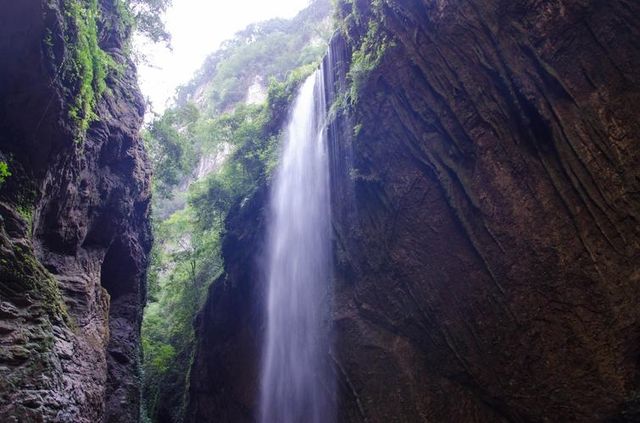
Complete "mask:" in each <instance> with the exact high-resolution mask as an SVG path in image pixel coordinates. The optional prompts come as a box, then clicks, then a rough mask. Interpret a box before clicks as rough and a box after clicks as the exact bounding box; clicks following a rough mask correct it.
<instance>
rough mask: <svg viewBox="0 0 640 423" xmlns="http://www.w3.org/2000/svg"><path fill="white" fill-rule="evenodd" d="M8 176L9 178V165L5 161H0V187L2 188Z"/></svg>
mask: <svg viewBox="0 0 640 423" xmlns="http://www.w3.org/2000/svg"><path fill="white" fill-rule="evenodd" d="M9 176H11V172H9V165H8V164H7V162H5V161H0V186H2V184H3V183H4V181H6V180H7V178H8V177H9Z"/></svg>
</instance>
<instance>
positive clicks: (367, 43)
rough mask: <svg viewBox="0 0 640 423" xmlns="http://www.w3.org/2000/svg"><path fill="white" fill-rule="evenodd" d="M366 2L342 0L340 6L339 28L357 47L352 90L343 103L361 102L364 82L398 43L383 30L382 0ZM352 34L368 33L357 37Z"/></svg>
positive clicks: (337, 8)
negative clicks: (363, 3) (389, 50)
mask: <svg viewBox="0 0 640 423" xmlns="http://www.w3.org/2000/svg"><path fill="white" fill-rule="evenodd" d="M365 5H366V6H363V5H362V3H360V2H356V1H354V0H341V1H338V4H337V7H336V21H337V23H338V27H339V28H340V30H341V32H342V33H343V34H344V35H345V37H346V38H347V39H348V40H349V41H350V44H351V45H352V46H354V49H353V52H352V56H351V64H350V67H349V72H348V74H347V78H348V79H349V90H348V91H347V93H346V98H342V99H341V100H342V101H343V104H341V106H347V105H351V104H354V103H356V102H357V101H358V93H359V91H360V90H361V88H362V85H363V83H364V82H365V81H366V80H367V79H368V77H369V75H370V74H371V72H372V71H373V70H375V69H376V68H377V67H378V66H379V65H380V61H381V60H382V58H383V57H384V55H385V53H386V52H387V51H388V49H389V48H390V47H394V46H395V42H394V40H393V39H391V38H390V36H389V35H388V34H387V33H386V32H385V31H384V29H383V26H384V20H385V14H384V13H383V12H382V1H381V0H373V1H371V2H370V3H365ZM352 34H364V35H360V36H359V37H357V38H355V39H354V38H353V37H352Z"/></svg>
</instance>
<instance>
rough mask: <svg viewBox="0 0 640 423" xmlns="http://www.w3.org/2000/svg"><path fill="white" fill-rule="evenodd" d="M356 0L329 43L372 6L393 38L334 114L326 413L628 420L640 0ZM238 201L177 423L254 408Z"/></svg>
mask: <svg viewBox="0 0 640 423" xmlns="http://www.w3.org/2000/svg"><path fill="white" fill-rule="evenodd" d="M339 7H342V9H341V13H342V14H345V13H347V12H348V9H349V8H352V6H351V4H350V3H347V2H342V3H340V5H339ZM355 7H356V8H357V9H358V11H359V16H360V18H359V19H360V20H359V21H354V22H352V23H350V24H349V25H348V26H347V39H348V42H347V44H348V46H347V47H346V48H352V49H357V48H358V47H359V45H360V44H361V43H363V42H365V41H364V39H365V36H366V34H367V33H368V30H369V27H368V19H373V20H374V21H377V22H378V24H379V27H380V30H381V31H383V33H384V34H385V35H386V36H387V37H389V38H388V39H389V40H392V43H391V47H390V48H389V49H388V50H387V51H386V53H385V55H384V56H383V58H382V60H381V62H380V63H379V65H378V66H377V67H376V68H375V69H374V70H373V72H372V73H370V74H369V75H367V78H366V79H365V80H364V82H363V84H362V85H361V86H360V88H359V90H358V97H357V101H356V103H355V104H354V106H353V110H352V113H351V118H350V119H352V121H346V120H343V121H341V122H338V125H337V128H338V130H339V131H342V132H343V134H350V133H352V132H353V126H354V124H355V126H357V129H358V130H357V131H356V132H357V135H356V136H355V137H354V138H353V139H352V140H351V141H344V140H348V139H349V138H350V137H342V139H343V141H342V144H341V145H337V146H335V147H334V153H335V154H334V157H348V158H349V160H348V162H346V163H344V162H342V163H341V162H340V161H339V160H338V161H337V162H334V164H333V165H334V168H333V169H332V173H333V175H334V181H333V185H334V200H333V203H334V204H333V213H334V225H335V248H336V257H335V263H336V280H335V281H334V282H335V283H334V292H335V293H334V314H333V325H334V333H335V347H334V349H333V350H332V351H331V352H328V354H330V356H331V358H332V360H333V361H334V363H335V371H336V378H337V379H338V381H339V386H340V392H339V394H340V395H339V397H340V413H339V419H338V420H339V421H343V422H385V423H386V422H419V421H460V422H462V421H464V422H542V421H549V422H551V421H584V422H587V421H589V422H592V421H593V422H609V421H620V422H622V421H637V420H638V419H639V418H640V414H638V410H639V409H640V407H638V397H637V389H638V376H639V373H638V370H639V369H638V360H639V359H640V339H639V336H640V309H639V308H638V307H637V304H638V301H639V300H640V288H639V287H640V285H639V279H640V267H639V266H640V265H639V263H640V260H639V258H640V255H639V254H640V225H639V217H640V216H639V214H640V196H639V194H638V193H639V192H640V186H639V184H640V174H639V170H638V166H637V165H638V163H640V160H639V159H640V147H639V145H640V144H639V143H638V141H639V140H638V135H637V134H638V133H640V131H639V130H640V127H639V123H638V119H637V116H638V112H639V110H638V104H640V45H638V42H637V40H638V39H639V36H640V18H639V17H640V5H638V4H637V3H636V2H632V1H625V0H615V1H598V0H590V1H575V0H563V1H545V0H520V1H504V0H489V1H484V2H473V1H462V0H460V1H446V0H433V1H427V0H424V1H419V0H412V1H410V0H407V1H391V0H390V1H384V2H380V5H379V9H375V8H372V7H370V6H368V2H364V1H356V2H355ZM345 169H346V170H345ZM263 200H264V198H263ZM247 210H249V211H250V210H251V209H245V212H244V213H239V214H238V215H237V217H236V219H240V220H242V223H241V224H239V223H236V224H235V226H234V227H235V228H244V229H243V231H244V232H242V231H241V232H237V231H236V232H233V231H232V232H233V235H232V239H236V240H237V239H241V240H243V241H242V242H240V243H238V244H236V245H235V247H234V248H238V249H241V250H242V251H243V252H242V253H239V252H238V251H235V250H232V249H231V248H229V249H228V250H227V253H226V254H225V259H226V262H227V266H228V268H227V275H226V276H225V278H224V280H222V281H219V282H218V283H217V286H214V287H213V288H212V290H211V292H210V297H209V300H208V302H207V304H206V306H205V309H204V310H203V312H202V314H201V316H200V318H199V320H198V322H197V325H196V327H197V332H198V335H199V347H198V350H197V354H196V360H195V361H194V367H193V369H192V373H191V378H192V382H191V391H190V401H191V402H190V408H189V409H190V411H191V420H190V421H193V422H195V421H199V422H204V421H234V422H236V421H238V422H241V421H255V419H256V414H255V413H256V405H257V400H256V398H257V396H256V393H257V389H258V388H257V387H258V385H259V384H258V372H257V368H258V366H259V360H260V353H259V345H260V344H259V342H260V336H261V334H262V331H263V330H264V323H263V322H261V317H260V314H259V312H258V311H255V310H256V309H255V308H254V307H257V308H258V310H259V308H260V304H261V301H262V300H261V299H260V297H261V295H262V294H261V282H260V281H261V279H260V277H261V275H260V274H259V272H257V271H256V270H255V266H254V265H253V263H255V257H259V254H257V251H259V249H260V246H259V243H258V244H256V241H259V240H260V237H259V236H256V235H255V234H251V233H250V231H249V229H247V228H256V229H255V230H257V231H258V232H259V231H260V227H261V226H260V225H258V224H256V221H257V220H260V219H261V218H260V217H259V216H260V213H263V209H262V208H260V207H257V208H254V212H253V213H251V212H247ZM254 213H258V214H257V215H256V214H254ZM238 233H244V234H245V236H242V237H238V236H237V234H238ZM234 242H235V241H234ZM228 245H231V244H228ZM252 266H254V267H252Z"/></svg>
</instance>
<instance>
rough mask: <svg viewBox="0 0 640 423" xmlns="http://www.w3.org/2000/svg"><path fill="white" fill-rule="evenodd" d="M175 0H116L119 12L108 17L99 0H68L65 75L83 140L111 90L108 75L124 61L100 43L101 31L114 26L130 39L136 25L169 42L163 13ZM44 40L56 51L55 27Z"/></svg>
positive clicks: (70, 110) (71, 113)
mask: <svg viewBox="0 0 640 423" xmlns="http://www.w3.org/2000/svg"><path fill="white" fill-rule="evenodd" d="M170 3H171V0H115V3H114V4H115V7H116V11H117V16H116V17H115V18H112V19H105V18H104V16H103V15H102V10H101V6H100V3H99V2H98V0H65V1H64V2H63V5H64V14H65V16H66V22H67V28H66V30H65V44H66V45H67V46H68V48H69V50H68V51H69V54H68V57H66V58H65V60H64V62H63V63H64V65H65V79H66V80H67V81H68V85H69V86H70V87H71V92H72V96H73V99H72V101H71V102H70V104H69V108H68V114H69V118H70V119H71V120H72V121H73V122H74V123H75V132H76V133H75V135H76V139H77V140H78V141H81V140H82V139H83V138H84V136H85V134H86V131H87V129H88V128H89V125H90V124H91V122H93V121H94V120H96V119H97V118H98V116H97V114H96V106H97V103H98V101H99V100H100V98H101V96H102V95H103V94H104V93H105V92H106V91H107V77H108V76H109V75H118V74H119V73H121V72H122V70H123V68H124V65H122V64H119V63H118V62H116V60H115V59H114V58H113V57H112V56H111V55H109V54H108V53H107V52H106V51H104V50H103V49H102V48H101V46H100V40H101V37H102V33H101V31H108V30H113V29H114V26H115V27H116V29H117V30H118V31H119V33H120V35H121V37H122V38H123V39H125V41H128V39H129V35H130V29H131V28H135V29H136V30H138V31H139V32H140V33H142V34H143V35H145V36H147V37H149V38H150V39H152V40H153V41H165V42H168V40H169V34H168V33H167V31H166V30H165V28H164V24H163V23H162V20H161V16H162V14H163V13H164V12H165V11H166V9H167V7H168V6H169V5H170ZM43 44H44V45H45V46H46V47H47V48H48V49H49V51H50V52H52V51H53V38H52V32H51V30H48V31H46V33H45V38H44V40H43Z"/></svg>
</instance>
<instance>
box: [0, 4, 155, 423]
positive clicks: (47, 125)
mask: <svg viewBox="0 0 640 423" xmlns="http://www.w3.org/2000/svg"><path fill="white" fill-rule="evenodd" d="M117 4H118V2H115V1H111V0H101V1H100V2H91V1H89V2H83V3H78V2H73V1H65V2H63V1H61V0H54V1H43V0H21V1H9V0H7V1H2V2H0V55H1V56H2V57H3V59H2V60H1V61H0V160H1V161H3V162H5V163H7V164H8V167H9V171H10V172H11V176H9V177H8V178H7V180H6V181H5V182H4V184H2V186H0V334H1V337H0V420H2V421H4V422H73V423H81V422H86V423H94V422H98V421H105V422H135V421H138V415H139V396H140V395H139V370H138V364H139V356H140V350H139V327H140V319H141V311H142V305H143V303H144V300H145V288H144V279H145V273H146V265H147V253H148V251H149V248H150V244H151V233H150V227H149V222H148V208H149V177H150V172H149V169H148V166H147V159H146V154H145V151H144V148H143V145H142V141H141V139H140V138H139V136H138V130H139V128H140V126H141V123H142V115H143V112H144V107H143V101H142V98H141V95H140V93H139V90H138V88H137V83H136V79H135V69H134V67H133V65H132V64H131V63H130V62H129V60H128V59H127V56H126V53H124V52H125V51H126V50H125V49H126V45H125V43H126V39H127V37H128V30H127V29H126V27H123V26H122V25H121V24H122V22H121V19H122V16H120V15H119V13H118V7H117ZM74 7H82V8H85V7H86V8H92V9H89V11H88V12H78V10H80V9H73V8H74ZM78 13H80V14H78ZM82 13H84V14H82ZM96 16H99V18H96V19H95V22H94V21H92V20H91V19H94V18H95V17H96ZM74 19H75V21H74ZM78 19H82V21H80V20H78ZM83 31H85V32H83ZM83 37H87V38H83ZM91 37H93V38H91ZM91 40H94V41H96V42H97V43H99V48H100V50H95V49H94V50H91V47H92V46H91V44H90V41H91ZM87 53H90V54H94V55H95V54H97V53H99V54H101V55H103V56H100V57H102V58H103V59H105V60H106V63H108V65H109V71H108V73H106V75H105V76H104V78H105V80H104V81H102V82H104V83H105V85H106V86H105V87H104V88H105V89H104V92H103V93H100V92H98V91H99V88H100V87H99V85H100V81H97V80H96V78H97V77H99V75H97V74H98V73H99V70H100V69H101V68H100V66H102V65H103V64H101V63H97V62H95V61H94V62H93V63H91V62H90V66H89V67H87V66H86V62H83V60H85V59H86V60H91V57H90V56H87ZM93 59H94V60H95V57H93ZM88 69H91V72H90V73H89V72H88ZM83 72H84V73H83ZM87 78H88V79H87ZM92 78H93V80H92ZM87 81H88V84H89V89H90V90H91V89H93V90H96V92H95V93H93V94H94V95H95V102H94V103H95V104H90V102H89V103H87V104H89V105H90V106H91V107H84V108H82V107H83V106H82V103H81V102H80V100H79V99H84V100H85V101H88V100H87V99H88V98H89V97H88V96H89V94H90V93H88V92H87V91H86V85H87ZM96 81H97V82H96ZM83 82H84V84H83ZM83 90H84V91H83ZM73 107H76V110H73ZM85 127H88V128H87V130H86V134H85V130H84V129H85Z"/></svg>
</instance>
